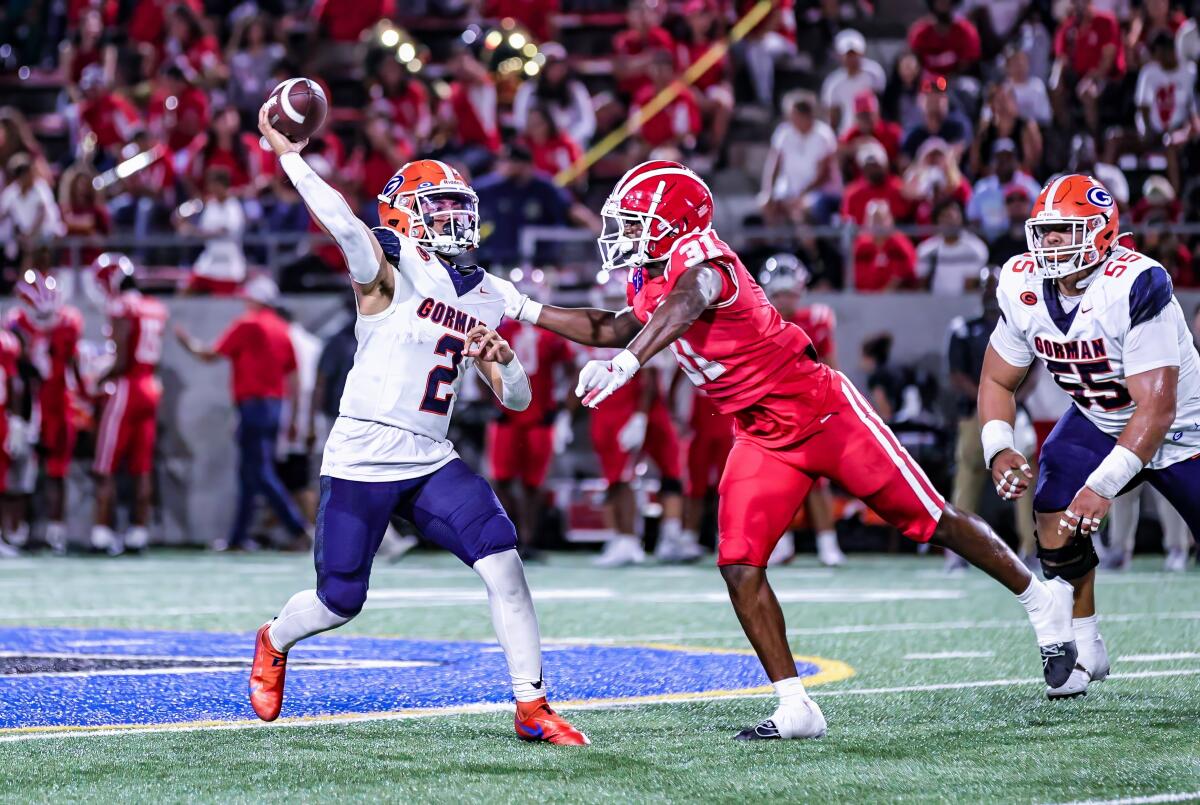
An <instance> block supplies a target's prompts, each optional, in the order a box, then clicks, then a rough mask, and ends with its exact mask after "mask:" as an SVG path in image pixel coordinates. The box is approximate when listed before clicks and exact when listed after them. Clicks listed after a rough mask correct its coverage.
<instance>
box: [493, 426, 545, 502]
mask: <svg viewBox="0 0 1200 805" xmlns="http://www.w3.org/2000/svg"><path fill="white" fill-rule="evenodd" d="M487 443H488V459H489V463H490V464H491V468H492V480H493V481H498V482H500V483H505V482H507V481H512V480H514V479H516V478H520V479H521V483H523V484H525V486H529V487H534V488H538V487H540V486H541V485H542V484H543V483H545V481H546V473H548V472H549V471H550V462H551V460H553V458H554V427H553V426H552V425H540V424H535V425H518V424H514V423H512V422H491V423H489V424H488V428H487Z"/></svg>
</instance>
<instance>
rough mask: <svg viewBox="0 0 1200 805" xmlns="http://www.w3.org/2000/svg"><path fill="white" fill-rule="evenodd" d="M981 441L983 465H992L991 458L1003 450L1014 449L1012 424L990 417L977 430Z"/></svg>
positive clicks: (1015, 447)
mask: <svg viewBox="0 0 1200 805" xmlns="http://www.w3.org/2000/svg"><path fill="white" fill-rule="evenodd" d="M979 437H980V440H981V441H982V442H983V466H985V467H990V466H992V459H993V458H995V457H996V456H997V455H998V454H999V453H1001V452H1003V451H1005V450H1016V449H1017V446H1016V442H1015V440H1014V438H1013V426H1012V425H1010V424H1009V423H1007V422H1005V421H1004V420H1003V419H991V420H988V421H987V422H985V423H984V425H983V428H982V430H981V431H980V432H979Z"/></svg>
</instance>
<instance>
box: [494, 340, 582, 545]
mask: <svg viewBox="0 0 1200 805" xmlns="http://www.w3.org/2000/svg"><path fill="white" fill-rule="evenodd" d="M496 332H498V333H499V334H500V337H501V338H503V339H504V340H505V341H507V342H508V343H509V345H510V346H511V347H512V349H513V352H515V353H516V355H517V359H518V360H519V361H521V365H522V366H524V367H525V373H526V374H527V375H528V376H529V386H530V391H531V393H532V399H531V401H530V403H529V407H528V408H526V409H525V410H523V411H512V410H509V409H507V408H505V407H503V406H500V403H499V401H497V402H496V404H497V405H498V406H500V416H499V417H498V418H497V419H495V420H493V421H492V422H491V423H489V424H488V429H487V449H488V460H489V464H490V465H491V471H492V481H493V482H494V484H495V488H496V495H497V496H499V498H500V502H501V504H503V506H504V508H505V510H507V511H509V512H511V513H512V515H513V521H514V522H515V523H516V526H517V536H518V538H519V539H520V553H521V558H523V559H528V558H530V557H531V556H532V555H534V554H535V553H536V552H535V550H534V545H533V538H534V532H535V531H536V529H537V512H538V509H539V508H540V505H541V502H542V498H543V495H544V493H543V491H542V485H543V484H545V482H546V474H547V473H548V472H549V471H550V462H551V461H552V460H553V459H554V454H555V452H557V451H556V449H555V447H556V444H555V442H556V441H557V440H560V439H562V438H563V437H562V435H561V434H562V432H563V428H564V427H565V428H567V429H568V430H569V428H570V419H569V417H570V414H568V413H567V412H566V411H560V410H559V409H560V408H561V406H560V405H559V403H558V400H556V399H555V394H554V388H555V385H556V384H557V382H558V378H559V377H560V373H561V374H562V375H565V374H567V373H569V372H571V371H572V370H573V369H574V367H575V356H574V351H573V349H572V347H571V343H570V342H569V341H567V340H566V339H565V338H562V337H560V336H557V335H555V334H554V333H552V332H550V331H549V330H540V329H538V328H536V327H530V326H529V325H526V324H522V323H521V322H519V321H514V320H512V319H505V320H504V321H503V322H501V324H500V326H499V327H497V328H496Z"/></svg>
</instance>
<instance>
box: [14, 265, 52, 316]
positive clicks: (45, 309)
mask: <svg viewBox="0 0 1200 805" xmlns="http://www.w3.org/2000/svg"><path fill="white" fill-rule="evenodd" d="M16 291H17V296H18V297H19V298H20V299H21V303H22V304H24V305H25V308H26V309H27V310H28V311H29V317H30V319H32V320H33V323H34V324H36V325H37V326H39V327H49V326H51V325H53V324H54V323H55V322H56V321H58V314H59V311H60V310H62V305H63V301H62V295H61V294H60V293H59V292H58V281H57V280H55V279H54V277H51V276H50V275H48V274H43V273H41V272H40V271H34V270H33V269H29V270H28V271H26V272H25V275H24V276H23V277H22V278H21V281H20V282H18V283H17V288H16Z"/></svg>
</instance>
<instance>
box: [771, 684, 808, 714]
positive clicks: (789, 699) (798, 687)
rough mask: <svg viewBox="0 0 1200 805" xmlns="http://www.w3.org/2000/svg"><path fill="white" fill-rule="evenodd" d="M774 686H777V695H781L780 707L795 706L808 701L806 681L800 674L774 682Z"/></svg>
mask: <svg viewBox="0 0 1200 805" xmlns="http://www.w3.org/2000/svg"><path fill="white" fill-rule="evenodd" d="M772 687H774V688H775V695H776V696H778V697H779V706H780V707H795V706H798V705H800V704H803V703H804V702H806V701H808V698H809V697H808V691H807V690H805V688H804V681H803V680H802V679H800V677H798V676H793V677H791V678H790V679H781V680H779V681H778V682H774V683H772Z"/></svg>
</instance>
